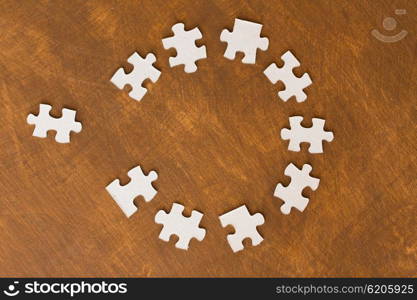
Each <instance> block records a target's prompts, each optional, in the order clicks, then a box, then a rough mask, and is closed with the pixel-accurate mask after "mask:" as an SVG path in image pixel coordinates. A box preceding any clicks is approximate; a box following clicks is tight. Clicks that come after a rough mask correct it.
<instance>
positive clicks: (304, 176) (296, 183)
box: [274, 164, 320, 215]
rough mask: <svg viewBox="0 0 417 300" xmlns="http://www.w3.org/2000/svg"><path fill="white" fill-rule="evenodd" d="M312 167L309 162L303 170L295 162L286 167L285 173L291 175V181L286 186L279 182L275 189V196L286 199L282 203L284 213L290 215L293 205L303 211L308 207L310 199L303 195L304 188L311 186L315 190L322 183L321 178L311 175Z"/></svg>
mask: <svg viewBox="0 0 417 300" xmlns="http://www.w3.org/2000/svg"><path fill="white" fill-rule="evenodd" d="M312 169H313V168H312V167H311V165H308V164H305V165H303V168H302V169H301V170H300V169H298V168H297V167H296V166H295V165H293V164H289V165H288V166H287V167H286V168H285V171H284V174H285V175H286V176H289V177H291V182H290V184H289V185H288V186H286V187H284V186H283V185H282V184H281V183H279V184H277V186H276V188H275V191H274V196H275V197H277V198H280V199H281V200H283V201H284V204H283V205H281V212H282V213H283V214H285V215H288V214H289V213H290V212H291V208H293V207H295V208H296V209H298V210H299V211H301V212H302V211H304V209H305V208H306V207H307V204H308V202H309V199H308V198H306V197H304V196H303V195H302V192H303V189H305V188H306V187H310V188H311V189H312V190H313V191H315V190H316V189H317V188H318V187H319V183H320V179H318V178H314V177H312V176H310V172H311V170H312Z"/></svg>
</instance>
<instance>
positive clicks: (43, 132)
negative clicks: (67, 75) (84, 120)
mask: <svg viewBox="0 0 417 300" xmlns="http://www.w3.org/2000/svg"><path fill="white" fill-rule="evenodd" d="M51 109H52V106H50V105H48V104H39V114H38V115H37V116H35V115H33V114H30V115H28V116H27V119H26V121H27V123H28V124H30V125H35V129H34V131H33V134H32V135H33V136H36V137H40V138H46V136H47V132H48V131H49V130H55V131H56V135H55V141H57V142H58V143H69V142H70V133H71V131H74V132H77V133H78V132H81V129H82V125H81V123H80V122H76V121H75V114H76V113H77V112H76V111H75V110H72V109H67V108H64V109H63V110H62V116H61V118H54V117H51V116H50V114H49V112H50V111H51Z"/></svg>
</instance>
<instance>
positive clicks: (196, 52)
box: [162, 23, 207, 73]
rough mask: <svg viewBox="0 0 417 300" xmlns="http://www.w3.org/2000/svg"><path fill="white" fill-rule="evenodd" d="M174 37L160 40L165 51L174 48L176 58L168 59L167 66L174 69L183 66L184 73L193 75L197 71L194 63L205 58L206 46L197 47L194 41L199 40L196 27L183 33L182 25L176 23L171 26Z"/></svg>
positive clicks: (199, 33) (198, 32)
mask: <svg viewBox="0 0 417 300" xmlns="http://www.w3.org/2000/svg"><path fill="white" fill-rule="evenodd" d="M172 32H173V33H174V36H172V37H168V38H165V39H162V44H163V46H164V48H165V49H169V48H175V49H176V50H177V56H175V57H170V58H169V65H170V66H171V67H175V66H177V65H184V66H185V67H184V70H185V72H186V73H193V72H195V71H197V65H196V63H195V62H196V61H197V60H200V59H203V58H206V57H207V53H206V46H201V47H197V46H196V45H195V41H196V40H199V39H201V38H202V37H203V36H202V35H201V32H200V30H199V29H198V27H196V28H194V29H192V30H188V31H185V30H184V24H183V23H177V24H175V25H174V26H172Z"/></svg>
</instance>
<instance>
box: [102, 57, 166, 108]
mask: <svg viewBox="0 0 417 300" xmlns="http://www.w3.org/2000/svg"><path fill="white" fill-rule="evenodd" d="M127 61H128V62H129V63H130V64H132V65H133V70H132V72H130V73H129V74H126V73H125V71H124V69H123V68H119V69H118V70H117V71H116V73H114V75H113V77H112V78H111V79H110V81H111V82H112V83H113V84H114V85H115V86H117V88H119V89H123V88H124V87H125V86H126V85H130V86H131V88H132V90H131V91H130V92H129V96H130V97H131V98H133V99H135V100H137V101H140V100H142V98H143V96H145V94H146V93H147V91H148V90H147V89H146V88H144V87H143V86H142V83H143V82H144V81H145V80H146V79H150V80H151V81H152V82H153V83H156V82H157V81H158V79H159V76H160V75H161V72H160V71H159V70H158V69H157V68H155V67H154V66H153V63H154V62H155V61H156V57H155V55H154V54H152V53H148V54H147V55H146V58H145V59H143V58H142V57H141V56H140V55H139V54H138V53H137V52H134V53H133V54H132V55H131V56H130V57H129V58H128V59H127Z"/></svg>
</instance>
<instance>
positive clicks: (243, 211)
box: [219, 205, 265, 252]
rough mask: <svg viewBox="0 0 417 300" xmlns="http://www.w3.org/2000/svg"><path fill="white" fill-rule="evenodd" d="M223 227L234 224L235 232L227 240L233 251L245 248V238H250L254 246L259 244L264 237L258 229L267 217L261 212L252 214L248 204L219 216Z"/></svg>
mask: <svg viewBox="0 0 417 300" xmlns="http://www.w3.org/2000/svg"><path fill="white" fill-rule="evenodd" d="M219 219H220V223H221V224H222V227H226V226H228V225H232V226H233V227H234V228H235V233H233V234H229V235H228V236H227V241H228V242H229V245H230V247H231V248H232V250H233V252H238V251H241V250H243V248H244V247H243V243H242V242H243V240H244V239H246V238H250V239H251V241H252V246H257V245H259V244H260V243H261V242H262V241H263V238H262V236H261V235H260V234H259V232H258V230H257V229H256V227H257V226H259V225H262V224H264V222H265V219H264V216H263V215H262V214H261V213H256V214H254V215H250V214H249V211H248V208H247V207H246V205H242V206H240V207H238V208H236V209H234V210H231V211H229V212H228V213H225V214H223V215H221V216H220V217H219Z"/></svg>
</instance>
